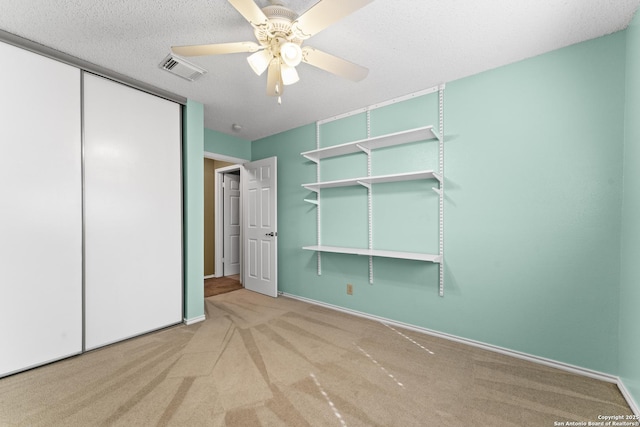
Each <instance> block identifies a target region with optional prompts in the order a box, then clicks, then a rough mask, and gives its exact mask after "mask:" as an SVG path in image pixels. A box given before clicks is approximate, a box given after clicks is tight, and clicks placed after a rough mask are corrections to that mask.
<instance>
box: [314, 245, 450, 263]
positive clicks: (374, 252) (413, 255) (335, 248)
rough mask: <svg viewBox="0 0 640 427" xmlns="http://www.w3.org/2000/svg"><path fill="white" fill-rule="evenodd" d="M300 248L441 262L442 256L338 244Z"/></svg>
mask: <svg viewBox="0 0 640 427" xmlns="http://www.w3.org/2000/svg"><path fill="white" fill-rule="evenodd" d="M302 249H305V250H308V251H316V252H332V253H337V254H351V255H363V256H374V257H384V258H397V259H409V260H414V261H430V262H435V263H440V262H442V256H440V255H433V254H423V253H417V252H399V251H386V250H379V249H365V248H346V247H340V246H324V245H321V246H303V247H302Z"/></svg>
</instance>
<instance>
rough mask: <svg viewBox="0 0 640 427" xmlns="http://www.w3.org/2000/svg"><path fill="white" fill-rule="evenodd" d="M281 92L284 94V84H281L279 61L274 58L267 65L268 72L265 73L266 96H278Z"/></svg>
mask: <svg viewBox="0 0 640 427" xmlns="http://www.w3.org/2000/svg"><path fill="white" fill-rule="evenodd" d="M282 92H284V84H283V83H282V72H281V67H280V59H278V58H274V59H272V60H271V63H270V64H269V71H267V95H269V96H280V95H282Z"/></svg>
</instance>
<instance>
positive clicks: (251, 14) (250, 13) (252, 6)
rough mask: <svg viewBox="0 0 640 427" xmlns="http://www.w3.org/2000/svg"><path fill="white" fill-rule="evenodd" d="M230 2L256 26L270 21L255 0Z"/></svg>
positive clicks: (232, 0) (234, 0) (233, 0)
mask: <svg viewBox="0 0 640 427" xmlns="http://www.w3.org/2000/svg"><path fill="white" fill-rule="evenodd" d="M229 3H231V5H232V6H233V7H235V8H236V10H237V11H238V12H240V14H241V15H242V16H244V19H246V20H247V21H249V23H250V24H251V25H253V26H254V27H261V26H265V25H267V24H268V23H269V19H268V18H267V16H266V15H265V14H264V12H262V9H260V7H258V5H257V4H256V3H255V2H254V1H253V0H229Z"/></svg>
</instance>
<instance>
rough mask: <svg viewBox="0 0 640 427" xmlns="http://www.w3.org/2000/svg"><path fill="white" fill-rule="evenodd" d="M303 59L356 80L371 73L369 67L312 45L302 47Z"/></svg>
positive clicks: (315, 65)
mask: <svg viewBox="0 0 640 427" xmlns="http://www.w3.org/2000/svg"><path fill="white" fill-rule="evenodd" d="M302 61H303V62H306V63H307V64H309V65H313V66H314V67H318V68H320V69H322V70H325V71H328V72H330V73H333V74H335V75H337V76H340V77H344V78H346V79H349V80H353V81H354V82H358V81H360V80H362V79H364V78H365V77H367V74H369V69H368V68H365V67H362V66H360V65H357V64H354V63H353V62H349V61H347V60H345V59H342V58H338V57H337V56H333V55H330V54H328V53H326V52H323V51H321V50H318V49H315V48H313V47H310V46H305V47H303V48H302Z"/></svg>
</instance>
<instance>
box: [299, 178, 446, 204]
mask: <svg viewBox="0 0 640 427" xmlns="http://www.w3.org/2000/svg"><path fill="white" fill-rule="evenodd" d="M418 179H437V180H438V181H442V177H441V176H440V175H439V174H437V173H435V172H434V171H418V172H407V173H396V174H391V175H379V176H363V177H360V178H349V179H339V180H337V181H325V182H314V183H312V184H302V186H303V187H304V188H306V189H307V190H310V191H315V192H318V191H319V190H320V189H322V188H332V187H349V186H352V185H362V186H365V187H366V186H367V185H371V184H382V183H384V182H399V181H413V180H418ZM305 200H306V199H305ZM307 201H309V200H307ZM314 201H315V200H314Z"/></svg>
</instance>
